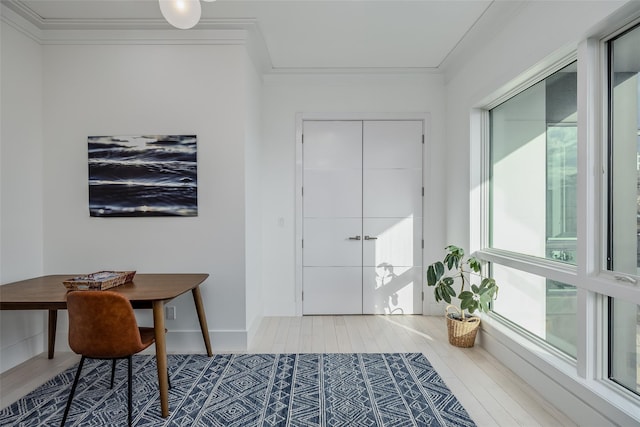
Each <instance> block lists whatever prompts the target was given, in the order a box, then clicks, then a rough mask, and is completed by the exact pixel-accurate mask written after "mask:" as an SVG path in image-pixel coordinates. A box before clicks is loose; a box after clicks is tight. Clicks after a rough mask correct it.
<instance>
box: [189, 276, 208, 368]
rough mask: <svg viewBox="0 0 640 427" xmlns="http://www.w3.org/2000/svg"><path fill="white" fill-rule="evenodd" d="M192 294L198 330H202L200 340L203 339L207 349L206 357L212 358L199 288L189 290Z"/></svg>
mask: <svg viewBox="0 0 640 427" xmlns="http://www.w3.org/2000/svg"><path fill="white" fill-rule="evenodd" d="M191 293H192V294H193V302H195V304H196V311H197V312H198V320H199V321H200V329H201V330H202V338H203V339H204V346H205V347H206V349H207V356H209V357H211V356H213V352H212V351H211V341H210V340H209V327H208V326H207V316H206V314H205V312H204V306H203V305H202V296H201V295H200V286H196V287H195V288H193V289H192V290H191Z"/></svg>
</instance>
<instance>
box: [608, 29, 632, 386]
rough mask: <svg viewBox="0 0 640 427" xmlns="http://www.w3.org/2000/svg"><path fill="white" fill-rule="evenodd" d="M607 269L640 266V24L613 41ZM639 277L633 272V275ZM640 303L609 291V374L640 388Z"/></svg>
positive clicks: (626, 270)
mask: <svg viewBox="0 0 640 427" xmlns="http://www.w3.org/2000/svg"><path fill="white" fill-rule="evenodd" d="M607 52H608V71H609V72H608V87H609V97H608V100H609V109H608V112H609V129H608V130H609V144H608V161H609V164H608V172H609V173H608V177H607V179H608V186H607V187H608V197H607V207H608V217H607V219H608V233H607V236H608V239H607V242H608V245H607V269H608V270H611V271H615V272H617V273H623V274H625V275H631V276H637V275H638V274H639V272H640V25H638V26H635V27H633V28H631V29H630V30H628V31H625V32H623V33H622V34H620V35H618V36H616V37H614V38H613V39H611V40H609V41H608V42H607ZM628 280H629V282H633V280H634V279H633V278H631V277H629V278H628ZM639 346H640V306H638V305H636V304H633V303H630V302H628V301H625V300H623V299H620V298H613V297H609V378H610V379H611V380H613V381H615V382H616V383H618V384H620V385H622V386H624V387H625V388H627V389H629V390H631V391H633V392H635V393H637V394H640V354H639V351H638V350H639V348H640V347H639Z"/></svg>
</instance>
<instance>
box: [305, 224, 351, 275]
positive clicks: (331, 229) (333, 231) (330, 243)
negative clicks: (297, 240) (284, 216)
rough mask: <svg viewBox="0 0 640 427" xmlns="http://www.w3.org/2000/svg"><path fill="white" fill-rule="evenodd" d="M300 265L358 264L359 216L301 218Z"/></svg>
mask: <svg viewBox="0 0 640 427" xmlns="http://www.w3.org/2000/svg"><path fill="white" fill-rule="evenodd" d="M303 233H304V261H303V262H304V265H305V266H313V267H330V266H351V267H358V266H361V265H362V240H353V239H349V237H352V238H353V237H355V236H358V237H360V236H361V234H362V220H361V219H360V218H357V219H356V218H306V219H305V221H304V231H303Z"/></svg>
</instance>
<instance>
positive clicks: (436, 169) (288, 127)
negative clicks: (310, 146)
mask: <svg viewBox="0 0 640 427" xmlns="http://www.w3.org/2000/svg"><path fill="white" fill-rule="evenodd" d="M443 88H444V83H443V78H442V75H439V74H433V75H412V74H400V75H375V74H348V75H347V74H345V75H268V76H265V79H264V95H263V107H262V122H263V165H262V166H263V181H262V188H263V199H262V204H263V224H262V227H263V239H264V240H263V251H262V252H263V266H264V269H263V284H264V314H265V315H266V316H293V315H295V308H296V301H295V297H296V295H295V241H294V240H295V192H294V191H295V160H296V156H295V153H296V152H295V142H296V140H295V131H296V122H295V115H296V113H329V114H330V113H334V114H339V113H408V112H413V113H416V112H425V113H430V115H431V127H430V130H429V132H428V134H427V135H426V138H427V144H428V145H429V147H428V148H427V150H428V152H429V153H430V155H431V156H430V157H429V158H428V159H427V163H426V164H425V165H424V170H425V193H426V194H427V197H425V199H426V202H425V205H426V207H425V209H428V213H427V210H425V214H426V215H425V216H426V217H428V223H426V224H425V253H424V256H425V258H426V259H433V258H434V256H439V255H440V253H441V251H442V248H444V246H445V244H444V234H443V232H442V230H443V229H444V211H443V209H442V207H441V205H442V202H443V201H444V196H443V194H442V181H441V178H439V177H441V176H442V167H443V165H442V156H443V150H444V128H443V121H444V114H445V111H444V108H443V105H444V97H443V95H444V94H443ZM432 201H435V203H432ZM432 206H437V207H436V208H433V207H432Z"/></svg>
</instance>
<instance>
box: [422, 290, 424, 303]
mask: <svg viewBox="0 0 640 427" xmlns="http://www.w3.org/2000/svg"><path fill="white" fill-rule="evenodd" d="M422 301H424V291H422Z"/></svg>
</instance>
